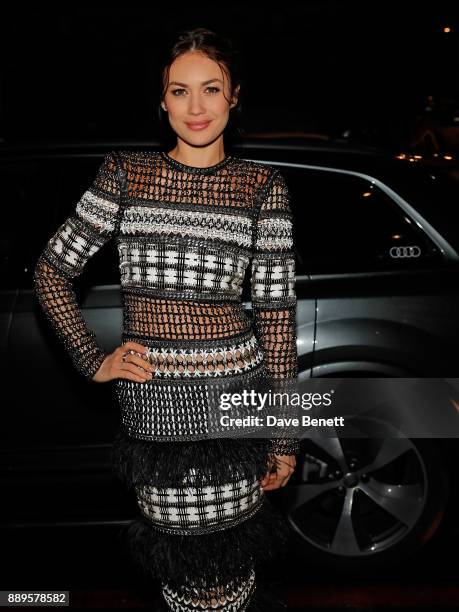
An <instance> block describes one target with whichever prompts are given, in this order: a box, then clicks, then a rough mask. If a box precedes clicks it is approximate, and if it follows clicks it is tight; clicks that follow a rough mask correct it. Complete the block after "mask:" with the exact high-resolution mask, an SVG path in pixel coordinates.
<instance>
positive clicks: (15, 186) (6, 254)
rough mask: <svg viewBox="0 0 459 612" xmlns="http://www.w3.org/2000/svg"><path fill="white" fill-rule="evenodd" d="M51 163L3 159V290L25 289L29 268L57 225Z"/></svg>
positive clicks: (0, 232)
mask: <svg viewBox="0 0 459 612" xmlns="http://www.w3.org/2000/svg"><path fill="white" fill-rule="evenodd" d="M54 178H55V168H54V166H53V164H46V163H44V162H43V161H40V160H24V159H18V160H2V161H1V164H0V180H1V183H2V192H3V193H2V197H3V202H4V206H3V208H2V223H1V226H0V227H1V229H0V251H1V252H0V256H1V276H2V288H3V289H17V288H24V287H28V286H29V285H30V283H31V278H32V265H33V263H34V261H35V260H36V258H37V257H38V254H39V252H40V250H41V249H42V248H43V247H44V245H45V242H46V237H47V236H50V234H51V232H53V228H54V227H55V225H56V223H57V216H56V205H57V197H56V196H57V194H56V192H55V190H54V189H53V188H52V184H53V183H54Z"/></svg>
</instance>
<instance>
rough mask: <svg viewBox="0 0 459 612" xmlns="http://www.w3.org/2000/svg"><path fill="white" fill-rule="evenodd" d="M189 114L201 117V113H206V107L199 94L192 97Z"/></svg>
mask: <svg viewBox="0 0 459 612" xmlns="http://www.w3.org/2000/svg"><path fill="white" fill-rule="evenodd" d="M188 112H189V113H190V115H200V114H201V113H205V112H206V109H205V105H204V103H203V100H202V98H201V96H200V95H199V94H198V95H193V94H192V95H191V96H190V105H189V108H188Z"/></svg>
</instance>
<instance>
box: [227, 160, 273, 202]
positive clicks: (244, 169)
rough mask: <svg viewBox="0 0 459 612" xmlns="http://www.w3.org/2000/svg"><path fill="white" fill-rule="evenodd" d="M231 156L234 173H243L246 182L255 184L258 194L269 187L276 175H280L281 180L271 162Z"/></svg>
mask: <svg viewBox="0 0 459 612" xmlns="http://www.w3.org/2000/svg"><path fill="white" fill-rule="evenodd" d="M232 157H233V168H234V169H235V171H236V173H237V174H241V175H244V176H245V177H246V178H247V180H248V182H250V183H252V184H253V185H254V186H255V188H256V191H257V192H258V193H259V194H260V195H261V194H262V193H264V192H265V191H266V190H267V189H269V187H270V185H271V184H272V182H273V181H274V180H275V179H276V178H277V177H280V178H281V180H282V176H281V173H280V172H279V170H278V169H277V168H276V167H275V166H273V165H271V164H268V163H266V162H261V161H256V160H252V159H246V158H244V157H242V156H240V155H238V156H236V155H232Z"/></svg>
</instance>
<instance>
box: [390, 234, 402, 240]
mask: <svg viewBox="0 0 459 612" xmlns="http://www.w3.org/2000/svg"><path fill="white" fill-rule="evenodd" d="M401 237H402V236H401V235H400V234H394V235H393V236H392V240H400V238H401Z"/></svg>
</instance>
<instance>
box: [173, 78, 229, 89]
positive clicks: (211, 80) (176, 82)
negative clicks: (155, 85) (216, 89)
mask: <svg viewBox="0 0 459 612" xmlns="http://www.w3.org/2000/svg"><path fill="white" fill-rule="evenodd" d="M214 81H220V83H223V81H222V80H221V79H210V80H209V81H203V82H202V83H201V85H208V84H209V83H213V82H214ZM171 85H181V86H182V87H188V85H187V84H186V83H179V82H178V81H171V82H170V83H169V87H170V86H171Z"/></svg>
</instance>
